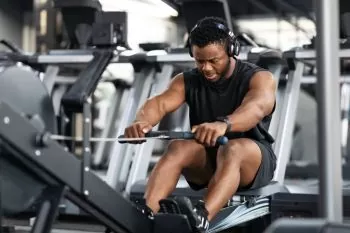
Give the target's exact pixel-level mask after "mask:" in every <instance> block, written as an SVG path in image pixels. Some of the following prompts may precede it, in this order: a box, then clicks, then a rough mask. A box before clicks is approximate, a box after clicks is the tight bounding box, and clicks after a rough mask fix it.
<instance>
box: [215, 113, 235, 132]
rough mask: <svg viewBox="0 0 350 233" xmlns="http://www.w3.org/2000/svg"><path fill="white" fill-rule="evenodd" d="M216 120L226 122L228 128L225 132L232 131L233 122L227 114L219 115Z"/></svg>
mask: <svg viewBox="0 0 350 233" xmlns="http://www.w3.org/2000/svg"><path fill="white" fill-rule="evenodd" d="M216 120H217V121H221V122H224V123H226V125H227V128H226V132H225V133H228V132H230V131H231V127H232V123H231V122H230V120H229V118H228V117H227V116H224V117H217V118H216Z"/></svg>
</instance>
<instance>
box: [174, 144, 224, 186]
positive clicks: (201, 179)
mask: <svg viewBox="0 0 350 233" xmlns="http://www.w3.org/2000/svg"><path fill="white" fill-rule="evenodd" d="M177 147H181V152H180V153H181V154H182V156H184V157H185V158H184V159H185V160H186V164H187V165H186V166H185V167H184V168H183V170H182V175H183V176H184V177H185V179H186V181H187V182H188V184H189V185H190V186H191V188H192V189H194V190H200V189H202V188H205V187H206V186H207V184H208V183H209V180H210V179H211V177H212V176H213V174H214V172H215V168H216V153H217V148H206V147H205V146H204V145H201V144H199V143H197V142H196V141H194V140H186V141H184V142H183V143H181V145H177Z"/></svg>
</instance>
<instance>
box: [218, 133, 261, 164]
mask: <svg viewBox="0 0 350 233" xmlns="http://www.w3.org/2000/svg"><path fill="white" fill-rule="evenodd" d="M218 155H219V156H221V157H224V159H225V160H226V161H227V162H229V161H232V162H234V163H235V164H238V165H240V166H244V164H248V165H249V164H251V162H252V161H255V160H259V161H260V160H261V152H260V148H259V147H258V145H257V144H256V143H255V142H254V141H252V140H250V139H246V138H241V139H234V140H230V141H229V142H228V143H227V144H226V145H225V146H222V147H220V149H219V153H218Z"/></svg>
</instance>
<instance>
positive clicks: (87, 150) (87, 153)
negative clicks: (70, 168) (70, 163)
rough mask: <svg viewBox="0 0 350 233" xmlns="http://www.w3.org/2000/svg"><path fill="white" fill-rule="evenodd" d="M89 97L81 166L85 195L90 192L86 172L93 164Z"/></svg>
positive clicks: (85, 117)
mask: <svg viewBox="0 0 350 233" xmlns="http://www.w3.org/2000/svg"><path fill="white" fill-rule="evenodd" d="M89 100H90V98H89V99H88V101H87V102H85V103H84V109H83V158H82V159H83V161H82V163H83V165H82V166H81V192H82V193H84V194H85V195H88V194H89V190H88V189H86V180H85V173H86V172H88V171H89V170H90V165H91V143H90V137H91V121H92V119H91V105H90V102H91V101H89Z"/></svg>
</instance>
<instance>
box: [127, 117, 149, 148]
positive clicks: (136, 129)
mask: <svg viewBox="0 0 350 233" xmlns="http://www.w3.org/2000/svg"><path fill="white" fill-rule="evenodd" d="M151 129H152V125H151V124H150V123H148V122H146V121H136V122H134V123H132V124H131V125H130V126H129V127H127V128H126V129H125V131H124V136H125V137H126V138H143V137H145V134H146V133H148V132H149V131H150V130H151ZM144 142H145V140H140V141H134V142H130V143H135V144H140V143H144Z"/></svg>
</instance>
